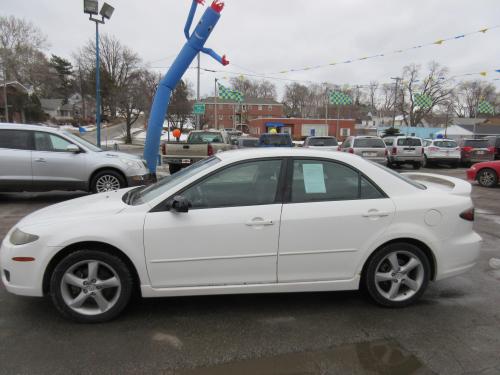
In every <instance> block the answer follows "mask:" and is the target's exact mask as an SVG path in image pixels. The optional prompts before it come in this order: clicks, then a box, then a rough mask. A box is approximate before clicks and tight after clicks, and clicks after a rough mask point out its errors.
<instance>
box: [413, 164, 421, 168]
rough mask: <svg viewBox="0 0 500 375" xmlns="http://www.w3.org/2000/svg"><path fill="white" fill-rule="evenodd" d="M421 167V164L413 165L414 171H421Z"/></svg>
mask: <svg viewBox="0 0 500 375" xmlns="http://www.w3.org/2000/svg"><path fill="white" fill-rule="evenodd" d="M421 166H422V164H421V163H413V169H420V167H421Z"/></svg>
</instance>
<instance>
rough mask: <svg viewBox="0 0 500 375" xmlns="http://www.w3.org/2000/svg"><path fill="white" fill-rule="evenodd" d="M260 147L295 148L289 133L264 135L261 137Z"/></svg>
mask: <svg viewBox="0 0 500 375" xmlns="http://www.w3.org/2000/svg"><path fill="white" fill-rule="evenodd" d="M259 147H293V142H292V137H291V136H290V134H287V133H274V134H272V133H264V134H261V136H260V137H259Z"/></svg>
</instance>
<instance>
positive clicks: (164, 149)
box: [161, 143, 167, 155]
mask: <svg viewBox="0 0 500 375" xmlns="http://www.w3.org/2000/svg"><path fill="white" fill-rule="evenodd" d="M161 152H162V153H163V155H167V144H166V143H163V144H162V145H161Z"/></svg>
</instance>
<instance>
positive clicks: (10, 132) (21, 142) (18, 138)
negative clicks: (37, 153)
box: [0, 129, 32, 150]
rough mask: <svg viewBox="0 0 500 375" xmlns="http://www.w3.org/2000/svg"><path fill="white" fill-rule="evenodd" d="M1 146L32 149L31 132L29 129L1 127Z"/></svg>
mask: <svg viewBox="0 0 500 375" xmlns="http://www.w3.org/2000/svg"><path fill="white" fill-rule="evenodd" d="M0 148H8V149H12V150H31V149H32V142H31V132H30V131H28V130H14V129H0Z"/></svg>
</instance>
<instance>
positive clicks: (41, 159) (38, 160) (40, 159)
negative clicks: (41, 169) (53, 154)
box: [35, 158, 47, 163]
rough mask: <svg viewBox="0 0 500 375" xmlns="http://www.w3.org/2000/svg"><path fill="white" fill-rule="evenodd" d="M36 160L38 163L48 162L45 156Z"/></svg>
mask: <svg viewBox="0 0 500 375" xmlns="http://www.w3.org/2000/svg"><path fill="white" fill-rule="evenodd" d="M35 161H36V162H38V163H46V162H47V160H45V159H44V158H38V159H35Z"/></svg>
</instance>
